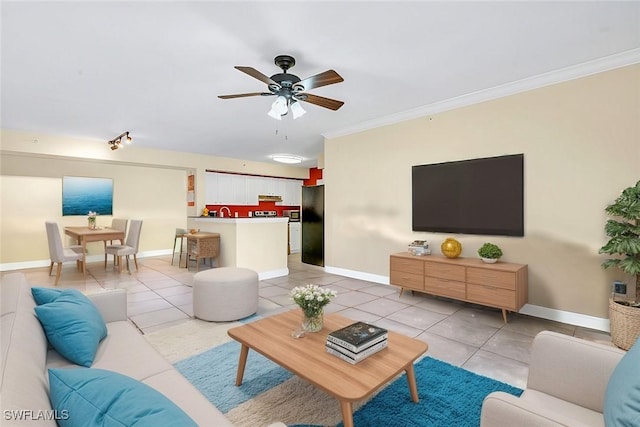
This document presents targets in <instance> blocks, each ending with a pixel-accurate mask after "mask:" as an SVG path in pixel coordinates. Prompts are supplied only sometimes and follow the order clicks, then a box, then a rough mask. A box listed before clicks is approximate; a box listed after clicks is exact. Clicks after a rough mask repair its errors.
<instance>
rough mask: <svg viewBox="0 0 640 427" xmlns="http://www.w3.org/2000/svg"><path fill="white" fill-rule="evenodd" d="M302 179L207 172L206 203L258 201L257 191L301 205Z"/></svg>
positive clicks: (288, 202) (252, 202) (287, 203)
mask: <svg viewBox="0 0 640 427" xmlns="http://www.w3.org/2000/svg"><path fill="white" fill-rule="evenodd" d="M301 188H302V181H301V180H297V179H284V178H269V177H263V176H251V175H239V174H230V173H219V172H207V173H206V180H205V203H206V204H210V205H257V204H258V196H259V195H267V196H281V197H282V202H277V204H278V205H282V206H300V202H301Z"/></svg>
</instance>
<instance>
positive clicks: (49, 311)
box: [32, 289, 107, 367]
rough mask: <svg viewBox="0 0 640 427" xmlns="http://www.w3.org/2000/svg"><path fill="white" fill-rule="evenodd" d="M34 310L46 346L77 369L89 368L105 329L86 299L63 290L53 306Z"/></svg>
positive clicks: (95, 310)
mask: <svg viewBox="0 0 640 427" xmlns="http://www.w3.org/2000/svg"><path fill="white" fill-rule="evenodd" d="M32 293H33V291H32ZM34 310H35V312H36V316H37V317H38V320H39V321H40V324H41V325H42V327H43V329H44V331H45V333H46V334H47V339H48V340H49V343H50V344H51V345H52V346H53V348H55V349H56V350H57V351H58V353H60V354H61V355H62V356H63V357H65V358H66V359H68V360H70V361H71V362H73V363H75V364H77V365H81V366H87V367H88V366H91V364H92V363H93V359H94V357H95V354H96V351H97V349H98V344H99V343H100V341H102V340H103V339H104V337H106V336H107V327H106V325H105V323H104V320H103V319H102V316H101V315H100V312H98V310H97V309H96V308H95V306H94V305H93V303H92V302H91V301H89V299H88V298H87V297H86V296H84V295H82V293H80V292H79V291H77V290H75V289H66V290H64V291H62V292H60V295H59V296H58V297H57V298H56V299H55V300H53V302H48V303H46V304H42V305H39V306H36V307H35V308H34Z"/></svg>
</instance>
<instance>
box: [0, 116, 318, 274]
mask: <svg viewBox="0 0 640 427" xmlns="http://www.w3.org/2000/svg"><path fill="white" fill-rule="evenodd" d="M134 137H135V135H134ZM1 138H2V139H1V141H2V146H1V151H0V171H1V176H0V193H1V194H0V203H1V205H0V212H1V214H2V215H1V220H0V267H1V269H11V268H21V267H24V266H29V265H33V263H42V262H43V261H47V260H48V259H49V254H48V249H47V240H46V234H45V232H44V222H45V221H46V220H54V221H57V222H58V223H59V225H60V228H61V229H62V228H63V227H64V226H68V225H86V218H85V217H82V216H73V217H72V216H67V217H63V216H62V177H63V176H87V177H102V178H112V179H113V182H114V216H116V217H125V218H140V219H143V220H144V224H143V227H142V236H141V239H140V250H141V251H142V252H146V253H147V254H154V253H158V252H165V253H166V252H168V251H169V250H170V248H171V247H172V244H173V236H174V232H175V228H176V227H181V228H184V227H186V226H187V216H188V215H195V214H199V212H200V210H201V209H202V207H204V195H205V189H204V182H205V179H204V176H205V170H206V169H214V170H222V171H230V172H241V173H247V174H262V175H273V176H282V177H290V178H297V179H306V178H308V170H307V169H304V168H295V167H290V166H280V165H273V164H268V163H259V162H249V161H243V160H237V159H228V158H222V157H214V156H204V155H199V154H190V153H179V152H171V151H163V150H153V149H145V148H141V147H138V146H136V145H135V143H134V144H133V145H131V146H127V147H126V148H123V149H120V150H117V151H111V150H110V149H109V147H108V146H107V143H106V141H94V140H87V139H79V138H71V137H64V136H58V135H45V134H37V133H31V132H24V131H13V130H7V129H3V130H2V132H1ZM188 172H192V173H194V174H195V175H196V206H195V207H194V208H188V207H187V206H186V197H187V194H186V188H187V184H186V176H187V173H188ZM111 218H112V217H111V216H108V217H106V216H105V217H99V218H98V225H109V224H110V223H111ZM66 243H70V242H69V241H67V242H66ZM89 251H90V252H89V255H90V256H91V255H98V254H102V253H103V249H102V245H101V244H99V243H95V244H90V248H89Z"/></svg>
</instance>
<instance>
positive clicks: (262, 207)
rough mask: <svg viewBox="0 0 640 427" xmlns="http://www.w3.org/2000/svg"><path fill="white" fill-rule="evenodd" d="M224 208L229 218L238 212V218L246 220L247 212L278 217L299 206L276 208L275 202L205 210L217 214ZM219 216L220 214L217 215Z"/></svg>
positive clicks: (215, 206)
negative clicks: (258, 212) (272, 213)
mask: <svg viewBox="0 0 640 427" xmlns="http://www.w3.org/2000/svg"><path fill="white" fill-rule="evenodd" d="M223 206H226V207H228V208H229V210H230V211H231V217H234V216H235V213H236V212H238V217H239V218H247V217H248V216H249V212H250V211H251V212H255V211H276V212H278V216H282V211H283V210H299V209H300V206H282V205H278V206H276V202H259V203H258V204H257V205H207V209H209V210H210V211H216V212H219V211H220V208H221V207H223ZM200 213H201V214H202V212H200ZM224 215H225V217H226V216H227V210H226V209H225V210H224ZM218 216H220V214H218Z"/></svg>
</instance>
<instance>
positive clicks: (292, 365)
mask: <svg viewBox="0 0 640 427" xmlns="http://www.w3.org/2000/svg"><path fill="white" fill-rule="evenodd" d="M301 323H302V311H301V310H299V309H295V310H291V311H288V312H285V313H282V314H278V315H275V316H271V317H267V318H265V319H261V320H257V321H255V322H252V323H248V324H246V325H242V326H238V327H235V328H232V329H230V330H229V332H228V333H229V336H230V337H231V338H233V339H234V340H236V341H238V342H240V344H242V348H241V350H240V360H239V362H238V373H237V376H236V385H238V386H239V385H241V384H242V377H243V376H244V368H245V365H246V363H247V355H248V353H249V349H252V350H254V351H257V352H258V353H260V354H262V355H263V356H265V357H267V358H268V359H270V360H272V361H273V362H275V363H277V364H278V365H280V366H282V367H283V368H285V369H287V370H288V371H290V372H292V373H294V374H295V375H297V376H299V377H300V378H303V379H305V380H307V381H308V382H310V383H311V384H313V385H314V386H316V387H318V388H320V389H322V390H324V391H325V392H326V393H328V394H330V395H331V396H334V397H335V398H336V399H338V401H339V402H340V409H341V412H342V419H343V422H344V426H345V427H353V403H354V402H357V401H360V400H363V399H365V398H366V397H368V396H370V395H371V394H372V393H373V392H375V391H376V390H377V389H379V388H380V387H382V386H383V385H385V384H387V383H388V382H389V381H390V380H392V379H393V378H394V377H395V376H397V375H398V374H400V373H401V372H402V371H405V372H406V373H407V381H408V383H409V391H410V393H411V400H413V401H414V402H416V403H417V402H418V388H417V386H416V377H415V373H414V371H413V362H414V361H415V360H416V359H417V358H418V357H420V356H421V355H422V354H424V353H425V352H426V351H427V348H428V346H427V344H426V343H425V342H423V341H420V340H417V339H414V338H410V337H407V336H404V335H400V334H397V333H394V332H391V331H389V338H388V339H389V345H388V347H387V348H385V349H384V350H382V351H380V352H378V353H376V354H374V355H372V356H369V357H368V358H366V359H365V360H363V361H361V362H359V363H358V364H356V365H352V364H350V363H348V362H345V361H343V360H342V359H340V358H338V357H336V356H333V355H331V354H329V353H327V352H326V351H325V349H324V345H325V341H326V339H327V334H328V333H329V332H330V331H333V330H336V329H339V328H342V327H344V326H347V325H349V324H351V323H354V320H351V319H348V318H346V317H344V316H341V315H339V314H329V315H326V316H325V318H324V327H323V329H322V330H321V331H319V332H315V333H307V334H306V336H305V337H303V338H293V337H292V336H291V332H292V331H294V330H296V329H298V328H299V327H300V324H301Z"/></svg>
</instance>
